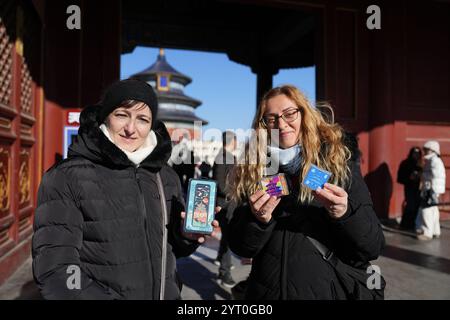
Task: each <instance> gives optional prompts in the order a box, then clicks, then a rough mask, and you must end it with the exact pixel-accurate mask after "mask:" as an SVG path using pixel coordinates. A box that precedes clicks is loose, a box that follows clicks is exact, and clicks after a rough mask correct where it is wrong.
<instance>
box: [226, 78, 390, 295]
mask: <svg viewBox="0 0 450 320" xmlns="http://www.w3.org/2000/svg"><path fill="white" fill-rule="evenodd" d="M252 127H253V129H255V134H254V136H253V139H251V140H250V142H249V144H248V145H247V148H246V151H245V154H244V158H243V161H242V163H241V162H239V164H238V165H237V166H235V168H234V170H233V172H232V174H231V175H230V179H229V197H230V198H231V199H233V200H234V201H235V202H237V204H238V207H237V209H236V210H235V212H234V217H233V219H232V221H231V224H230V228H231V236H230V238H231V239H230V248H231V249H232V251H234V252H235V253H236V254H238V255H240V256H243V257H247V258H253V266H252V271H251V274H250V277H249V281H248V283H249V284H248V289H247V292H246V298H248V299H346V298H348V293H347V292H346V291H345V289H344V288H343V287H341V286H340V284H339V283H340V282H339V280H338V278H337V277H336V273H335V272H334V269H333V267H332V266H331V265H330V264H329V263H327V261H325V260H324V259H323V257H322V254H321V253H322V252H321V251H320V250H318V249H317V244H316V245H315V244H314V243H317V241H318V242H319V243H320V245H321V246H322V248H327V249H328V250H329V252H330V253H331V252H333V253H336V254H337V255H338V256H339V258H340V259H341V260H343V261H345V262H346V263H349V264H354V265H368V262H369V261H370V260H373V259H376V258H377V257H378V255H379V253H380V251H381V249H382V247H383V246H384V237H383V233H382V231H381V227H380V225H379V222H378V219H377V217H376V215H375V212H374V210H373V205H372V200H371V197H370V193H369V191H368V189H367V186H366V184H365V183H364V180H363V178H362V176H361V173H360V169H359V164H358V161H357V158H358V157H357V154H356V153H357V151H356V150H350V149H354V148H352V147H351V144H350V143H349V141H350V139H349V136H348V135H346V134H345V133H344V131H343V129H342V128H341V127H340V126H339V125H338V124H334V123H333V121H329V120H326V119H325V117H324V115H322V113H321V112H320V111H319V110H318V108H315V107H313V106H312V105H311V103H310V102H309V101H308V99H307V98H306V97H305V95H304V94H303V93H301V92H300V91H299V90H298V89H297V88H295V87H294V86H289V85H285V86H281V87H277V88H274V89H271V90H270V91H269V92H267V93H266V94H265V95H264V97H263V98H262V100H261V103H260V105H259V108H258V110H257V112H256V116H255V118H254V121H253V126H252ZM311 165H315V166H317V167H319V168H321V169H323V170H326V171H328V172H330V173H331V177H330V179H329V181H328V182H329V183H325V184H324V185H323V187H322V188H317V189H316V190H311V189H309V188H308V187H306V186H305V185H304V184H303V183H302V182H303V179H304V177H305V176H306V173H307V172H308V170H309V169H310V167H311ZM275 173H284V175H285V177H286V179H287V182H288V185H289V189H290V194H289V195H287V196H283V197H275V196H270V195H269V194H267V193H266V192H264V191H262V190H260V188H259V185H260V181H261V179H262V178H263V177H264V176H265V175H270V174H275ZM311 239H312V240H311Z"/></svg>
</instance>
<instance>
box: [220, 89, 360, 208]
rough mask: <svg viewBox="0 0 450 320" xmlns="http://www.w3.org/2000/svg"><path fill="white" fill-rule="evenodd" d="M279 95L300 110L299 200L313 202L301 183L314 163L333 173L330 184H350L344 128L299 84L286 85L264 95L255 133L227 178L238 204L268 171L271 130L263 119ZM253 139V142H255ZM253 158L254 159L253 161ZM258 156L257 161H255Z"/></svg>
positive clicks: (258, 111) (309, 193)
mask: <svg viewBox="0 0 450 320" xmlns="http://www.w3.org/2000/svg"><path fill="white" fill-rule="evenodd" d="M278 95H285V96H286V97H287V98H289V99H290V100H291V101H293V102H294V103H295V105H296V106H297V107H298V109H299V110H300V114H301V123H300V136H299V141H298V144H299V145H301V147H302V160H301V170H300V176H299V186H300V190H299V196H298V201H299V202H300V203H310V202H311V201H312V199H313V195H312V193H311V190H310V189H308V188H307V187H305V186H303V185H302V183H301V182H302V181H303V177H304V176H305V175H306V173H307V171H308V169H309V168H310V166H311V165H312V164H315V165H316V166H318V167H320V168H322V169H325V170H327V171H329V172H331V173H332V177H331V179H330V181H329V182H330V183H332V184H336V185H338V186H340V187H343V188H345V187H346V186H348V184H349V179H350V178H349V177H350V169H349V167H348V164H347V163H348V160H349V159H350V155H351V154H350V150H349V149H348V148H347V147H346V146H345V145H344V143H343V140H344V139H343V138H344V131H343V129H342V127H341V126H339V125H338V124H335V123H333V120H332V118H333V115H332V116H331V120H330V119H329V117H326V118H328V119H327V120H325V117H324V115H322V113H321V112H320V110H319V109H321V108H322V107H327V108H328V112H329V111H330V110H331V114H332V109H331V107H329V106H327V104H324V103H322V104H320V105H318V106H317V108H314V107H313V106H312V105H311V103H310V102H309V101H308V99H307V98H306V96H305V95H304V94H303V93H302V92H301V91H300V90H299V89H297V88H296V87H294V86H291V85H284V86H281V87H276V88H273V89H271V90H269V91H268V92H267V93H266V94H265V95H264V96H263V98H262V100H261V103H260V105H259V107H258V110H257V112H256V115H255V118H254V119H253V124H252V128H253V129H255V132H256V134H255V135H254V136H253V138H252V139H251V140H250V141H249V142H248V143H247V145H246V148H245V151H244V153H243V156H242V158H241V159H240V160H239V162H238V164H237V165H236V166H234V168H233V170H232V171H231V174H230V175H229V178H228V190H227V191H228V197H229V198H230V199H231V200H233V201H235V202H236V203H242V202H244V201H246V200H247V199H248V197H249V196H250V195H252V194H253V193H255V192H256V191H257V189H258V184H259V181H260V180H261V178H262V177H263V176H264V174H265V169H266V162H267V161H266V160H267V146H268V143H269V144H270V130H269V129H268V128H267V127H266V126H265V125H264V124H263V122H262V118H263V116H264V113H265V111H266V108H267V102H268V101H269V100H270V99H271V98H274V97H276V96H278ZM252 142H253V143H252ZM252 158H253V161H252ZM255 159H256V161H254V160H255Z"/></svg>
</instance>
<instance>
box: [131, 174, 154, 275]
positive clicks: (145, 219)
mask: <svg viewBox="0 0 450 320" xmlns="http://www.w3.org/2000/svg"><path fill="white" fill-rule="evenodd" d="M134 177H135V179H136V183H137V185H138V188H139V199H140V201H141V210H142V211H141V213H142V216H143V218H144V233H145V240H146V241H145V242H146V243H145V244H146V246H145V247H146V249H147V254H148V257H149V263H151V261H152V258H151V253H150V247H149V239H148V232H147V209H146V207H145V199H144V196H143V193H142V189H141V185H140V183H139V178H138V175H137V167H136V168H135V169H134ZM150 273H151V276H152V279H153V283H154V276H153V270H152V269H151V270H150Z"/></svg>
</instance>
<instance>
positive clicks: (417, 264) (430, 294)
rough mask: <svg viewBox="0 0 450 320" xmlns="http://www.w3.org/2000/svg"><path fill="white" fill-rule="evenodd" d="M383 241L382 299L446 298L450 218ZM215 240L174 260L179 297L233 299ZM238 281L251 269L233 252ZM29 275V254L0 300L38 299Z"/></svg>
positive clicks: (389, 232)
mask: <svg viewBox="0 0 450 320" xmlns="http://www.w3.org/2000/svg"><path fill="white" fill-rule="evenodd" d="M385 237H386V242H387V246H386V249H385V251H384V253H383V256H381V257H380V258H379V259H378V260H376V261H374V262H373V264H375V265H378V266H379V267H380V268H381V272H382V274H383V276H384V277H385V279H386V282H387V287H386V299H389V300H391V299H400V300H406V299H417V300H422V299H425V300H426V299H450V222H448V221H447V222H445V223H442V236H441V237H440V238H439V239H434V240H432V241H430V242H420V241H418V240H416V239H414V238H413V237H412V234H409V233H407V232H402V231H399V230H397V229H395V228H387V227H386V228H385ZM217 247H218V240H217V239H214V238H210V239H209V240H208V241H207V242H206V244H204V245H203V246H201V247H200V248H199V249H198V250H197V252H195V253H194V254H193V255H192V256H190V257H188V258H183V259H179V260H178V269H179V271H180V276H181V278H182V279H183V281H184V283H185V285H184V288H183V291H182V298H183V299H191V300H200V299H208V300H209V299H214V300H215V299H217V300H226V299H231V292H230V289H228V288H225V287H222V286H220V285H219V284H218V283H217V282H216V275H217V270H218V267H217V266H216V265H214V264H213V259H214V258H215V257H216V253H217ZM233 264H234V265H235V269H233V270H232V275H233V277H234V279H235V280H236V281H240V280H243V279H245V278H246V277H247V275H248V274H249V272H250V266H249V265H241V263H240V260H239V259H238V258H237V257H233ZM39 298H40V295H39V293H38V291H37V289H36V286H35V285H34V282H33V279H32V275H31V258H30V259H28V260H27V261H26V262H25V263H24V264H23V265H22V266H21V267H20V268H19V269H18V270H17V271H16V273H15V274H14V275H13V276H12V277H11V278H10V279H9V280H8V281H7V282H6V283H4V284H3V285H2V286H1V287H0V299H39Z"/></svg>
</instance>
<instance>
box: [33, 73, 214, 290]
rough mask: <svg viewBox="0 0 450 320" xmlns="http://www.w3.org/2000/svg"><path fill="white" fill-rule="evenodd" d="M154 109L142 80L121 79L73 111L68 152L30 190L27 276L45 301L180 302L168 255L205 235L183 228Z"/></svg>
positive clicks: (187, 249) (166, 142) (188, 249)
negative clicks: (32, 209) (74, 127)
mask: <svg viewBox="0 0 450 320" xmlns="http://www.w3.org/2000/svg"><path fill="white" fill-rule="evenodd" d="M157 111H158V102H157V98H156V95H155V93H154V91H153V89H152V87H151V86H150V85H148V84H147V83H145V82H141V81H138V80H124V81H119V82H117V83H115V84H113V85H111V86H110V87H109V88H108V89H107V90H106V92H105V95H104V96H103V99H102V101H101V103H100V105H95V106H90V107H87V108H85V109H84V110H83V111H82V112H81V116H80V124H81V125H80V129H79V132H78V136H77V137H76V138H75V139H74V142H73V144H72V145H71V146H70V148H69V153H68V158H67V159H66V160H64V161H62V162H61V163H59V164H57V165H55V166H53V167H52V168H51V169H50V170H49V171H48V172H47V173H46V174H45V175H44V177H43V179H42V183H41V185H40V188H39V193H38V207H37V209H36V215H35V221H34V231H35V232H34V236H33V275H34V278H35V281H36V283H37V285H38V287H39V289H40V290H41V293H42V295H43V297H44V298H46V299H179V298H180V291H181V282H180V280H179V278H178V276H177V272H176V258H177V257H182V256H188V255H190V254H191V253H192V252H194V251H195V250H196V248H197V246H198V243H201V242H203V241H204V238H203V237H199V236H195V235H189V234H184V233H183V232H182V228H181V226H182V215H184V212H182V211H183V210H184V202H183V195H182V190H181V186H180V181H179V179H178V177H177V175H176V174H175V172H174V171H173V170H172V169H171V168H170V167H169V166H168V165H167V160H168V159H169V157H170V154H171V140H170V137H169V134H168V132H167V130H166V128H165V126H164V124H163V123H162V122H160V121H156V116H157ZM216 224H217V222H216V221H214V225H216Z"/></svg>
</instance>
